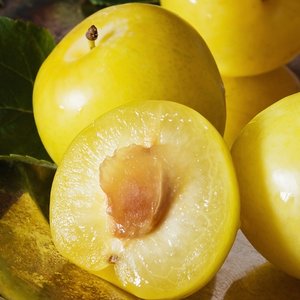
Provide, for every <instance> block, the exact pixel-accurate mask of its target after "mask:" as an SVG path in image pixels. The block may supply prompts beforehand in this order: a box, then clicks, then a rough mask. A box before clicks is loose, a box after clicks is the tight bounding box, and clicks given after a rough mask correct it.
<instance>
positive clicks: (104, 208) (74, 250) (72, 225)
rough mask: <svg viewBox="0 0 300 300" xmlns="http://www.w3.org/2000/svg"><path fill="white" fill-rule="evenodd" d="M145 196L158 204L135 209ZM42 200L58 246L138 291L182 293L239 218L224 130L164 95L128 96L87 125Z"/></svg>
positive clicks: (203, 273)
mask: <svg viewBox="0 0 300 300" xmlns="http://www.w3.org/2000/svg"><path fill="white" fill-rule="evenodd" d="M124 151H125V153H127V154H126V155H125V156H124ZM131 154H132V157H131ZM153 158H154V159H153ZM127 160H129V161H130V162H131V163H130V164H127V163H126V161H127ZM124 164H125V165H127V167H126V168H125V169H124ZM132 165H133V166H134V167H132ZM145 166H146V168H145ZM145 170H147V171H145ZM149 177H150V178H151V179H150V180H149ZM128 183H129V184H128ZM139 184H140V188H136V187H137V186H138V185H139ZM156 186H158V187H159V189H156ZM145 190H146V192H144V191H145ZM157 191H158V195H157V196H158V197H157V198H156V197H148V196H149V195H155V194H156V192H157ZM136 195H138V199H135V196H136ZM115 196H116V197H115ZM114 197H115V199H114ZM133 199H135V201H133ZM113 201H115V204H116V206H115V207H114V206H113V205H111V204H110V203H111V202H113ZM149 201H150V203H151V204H153V205H151V207H154V208H155V207H157V205H156V204H159V207H158V209H154V211H153V210H152V209H149V211H148V210H147V209H144V207H145V206H146V205H148V204H149ZM50 202H51V205H50V225H51V233H52V238H53V241H54V243H55V245H56V248H57V249H58V251H59V252H60V253H61V254H62V255H63V256H65V257H66V258H68V259H69V260H70V261H72V262H73V263H75V264H77V265H79V266H80V267H82V268H83V269H86V270H88V271H89V272H91V273H93V274H96V275H98V276H99V277H101V278H104V279H106V280H107V281H109V282H111V283H113V284H115V285H117V286H119V287H120V288H122V289H124V290H126V291H128V292H129V293H132V294H134V295H136V296H137V297H139V298H142V299H168V300H170V299H182V298H184V297H187V296H188V295H191V294H193V293H194V292H196V291H197V290H198V289H200V288H202V287H203V286H204V285H205V284H207V283H208V282H209V281H210V280H211V279H212V278H213V277H214V275H215V274H216V273H217V271H218V270H219V268H220V267H221V265H222V264H223V262H224V261H225V259H226V257H227V255H228V253H229V251H230V249H231V247H232V245H233V243H234V240H235V237H236V233H237V230H238V228H239V226H240V202H239V192H238V185H237V180H236V176H235V171H234V166H233V163H232V159H231V155H230V153H229V150H228V148H227V146H226V144H225V142H224V140H223V138H222V137H221V136H220V134H219V133H218V132H217V130H216V129H215V128H214V127H213V126H212V124H211V123H209V122H208V121H207V120H206V119H205V118H204V117H203V116H202V115H200V114H199V113H197V112H196V111H194V110H192V109H191V108H189V107H187V106H183V105H181V104H178V103H175V102H171V101H157V100H155V101H138V102H134V103H128V104H126V105H124V106H122V107H121V108H116V109H113V110H111V111H110V112H108V113H106V114H104V115H102V116H100V117H99V118H97V119H96V120H95V122H93V123H92V124H91V125H90V126H88V127H86V128H85V129H84V130H83V131H82V132H81V133H80V134H79V135H78V136H77V137H76V138H75V139H74V140H73V142H72V143H71V145H70V147H69V148H68V150H67V151H66V153H65V155H64V158H63V160H62V162H61V164H60V165H59V166H58V169H57V172H56V175H55V179H54V182H53V185H52V191H51V201H50ZM139 205H140V208H141V209H137V207H139ZM114 209H115V210H114ZM123 209H124V211H123ZM119 211H121V213H120V214H119ZM145 212H148V213H149V214H146V217H145V214H144V213H145ZM153 212H154V218H153ZM131 215H132V216H131ZM120 217H121V218H120ZM140 217H141V218H140ZM122 218H123V219H122ZM130 218H132V219H130ZM140 219H141V220H142V221H143V222H141V223H138V224H137V225H138V226H132V224H133V223H136V222H137V220H140ZM124 220H127V221H128V223H127V225H126V222H123V221H124ZM144 221H150V222H149V223H148V222H144ZM115 224H119V225H118V226H115ZM122 224H123V225H125V226H123V225H122ZM121 225H122V226H121ZM128 225H129V226H128ZM118 228H123V229H124V231H118Z"/></svg>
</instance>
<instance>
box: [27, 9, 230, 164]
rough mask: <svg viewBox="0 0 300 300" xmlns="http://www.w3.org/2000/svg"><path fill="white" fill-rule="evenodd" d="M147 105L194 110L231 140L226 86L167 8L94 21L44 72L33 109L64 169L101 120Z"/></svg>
mask: <svg viewBox="0 0 300 300" xmlns="http://www.w3.org/2000/svg"><path fill="white" fill-rule="evenodd" d="M92 25H94V26H95V28H96V29H97V34H98V38H97V39H96V41H95V47H94V48H92V49H91V48H90V46H89V43H88V41H87V39H86V37H85V35H86V32H87V30H88V29H89V28H90V27H91V26H92ZM139 100H172V101H176V102H179V103H182V104H185V105H188V106H190V107H192V108H193V109H195V110H197V111H198V112H200V113H201V114H202V115H203V116H204V117H206V118H207V119H208V120H209V121H210V122H211V123H212V124H213V125H214V126H215V127H216V128H217V130H218V131H219V132H220V134H221V135H222V134H223V133H224V128H225V119H226V108H225V95H224V87H223V84H222V80H221V76H220V73H219V70H218V68H217V65H216V63H215V60H214V58H213V56H212V54H211V52H210V50H209V48H208V47H207V45H206V43H205V42H204V40H203V39H202V37H201V36H200V35H199V33H198V32H197V31H196V30H195V29H194V28H193V27H192V26H191V25H190V24H188V23H187V22H186V21H184V20H183V19H182V18H180V17H178V16H177V15H175V14H173V13H171V12H169V11H168V10H166V9H164V8H162V7H160V6H157V5H151V4H143V3H127V4H122V5H116V6H111V7H108V8H105V9H102V10H99V11H98V12H96V13H94V14H93V15H91V16H89V17H88V18H86V19H85V20H84V21H82V22H81V23H80V24H78V25H77V26H76V27H75V28H74V29H73V30H71V31H70V32H69V33H68V34H67V35H66V36H65V37H64V38H63V40H62V41H61V42H60V43H59V44H58V45H57V46H56V47H55V49H54V50H53V52H52V53H51V54H50V55H49V56H48V58H47V59H46V60H45V62H44V63H43V65H42V66H41V68H40V70H39V72H38V75H37V78H36V81H35V84H34V93H33V110H34V117H35V121H36V125H37V128H38V132H39V134H40V137H41V140H42V142H43V144H44V146H45V148H46V150H47V151H48V153H49V155H50V156H51V158H52V159H53V160H54V162H56V163H57V164H59V163H60V161H61V158H62V156H63V154H64V152H65V150H66V149H67V147H68V146H69V144H70V142H71V141H72V140H73V138H74V137H75V136H76V135H77V134H78V133H79V132H80V131H81V130H82V129H83V128H85V127H86V126H87V125H88V124H90V123H91V122H92V121H93V120H94V119H96V118H97V117H98V116H100V115H101V114H103V113H105V112H107V111H109V110H111V109H113V108H115V107H117V106H120V105H122V104H125V103H127V102H131V101H139Z"/></svg>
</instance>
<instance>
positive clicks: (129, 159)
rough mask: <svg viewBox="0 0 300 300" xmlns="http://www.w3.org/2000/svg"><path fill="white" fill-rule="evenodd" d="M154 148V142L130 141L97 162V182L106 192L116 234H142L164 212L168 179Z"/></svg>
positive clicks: (109, 213)
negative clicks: (131, 143) (137, 142)
mask: <svg viewBox="0 0 300 300" xmlns="http://www.w3.org/2000/svg"><path fill="white" fill-rule="evenodd" d="M155 150H156V147H155V146H152V147H150V148H146V147H143V146H138V145H130V146H128V147H126V148H121V149H118V150H116V153H115V154H114V156H113V157H107V158H106V159H105V160H104V162H103V163H102V164H101V165H100V186H101V188H102V190H103V191H104V193H105V194H106V195H107V199H108V204H107V213H108V215H110V216H111V217H112V219H113V230H112V232H113V234H114V236H116V237H119V238H133V237H138V236H142V235H144V234H146V233H148V232H150V231H151V230H152V229H153V228H155V225H156V224H157V223H158V222H159V220H160V218H161V216H162V215H163V214H164V210H165V208H166V206H167V204H168V202H169V201H168V196H169V188H168V185H169V183H168V182H167V178H166V176H165V174H164V170H163V167H162V164H161V162H160V160H159V158H158V157H157V155H156V153H155Z"/></svg>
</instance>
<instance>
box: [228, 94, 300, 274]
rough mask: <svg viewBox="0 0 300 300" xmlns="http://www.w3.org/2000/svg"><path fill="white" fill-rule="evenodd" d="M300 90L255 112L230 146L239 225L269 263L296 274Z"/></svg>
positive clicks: (299, 263) (299, 261)
mask: <svg viewBox="0 0 300 300" xmlns="http://www.w3.org/2000/svg"><path fill="white" fill-rule="evenodd" d="M299 114H300V93H297V94H294V95H291V96H288V97H286V98H284V99H282V100H280V101H278V102H276V103H275V104H273V105H271V106H270V107H268V108H266V109H265V110H264V111H262V112H261V113H259V114H258V115H257V116H256V117H254V118H253V120H252V121H251V122H250V123H249V124H248V125H247V126H246V127H245V128H244V129H243V131H242V132H241V134H240V135H239V137H238V138H237V139H236V141H235V143H234V144H233V146H232V150H231V153H232V157H233V160H234V164H235V168H236V172H237V177H238V182H239V187H240V195H241V221H242V225H241V229H242V231H243V233H244V234H245V236H246V237H247V238H248V240H249V241H250V243H251V244H252V245H253V246H254V247H255V248H256V249H257V250H258V251H259V252H260V253H261V254H262V255H263V256H264V257H265V258H266V259H267V260H269V261H270V262H271V263H273V264H274V265H275V266H277V267H278V268H279V269H281V270H283V271H285V272H286V273H288V274H290V275H292V276H295V277H296V278H299V279H300V251H299V249H300V238H299V228H300V156H299V152H300V139H299V131H300V119H299Z"/></svg>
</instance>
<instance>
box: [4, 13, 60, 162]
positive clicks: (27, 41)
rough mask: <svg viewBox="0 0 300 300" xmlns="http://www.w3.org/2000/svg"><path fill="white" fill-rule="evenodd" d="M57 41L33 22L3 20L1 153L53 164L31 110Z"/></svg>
mask: <svg viewBox="0 0 300 300" xmlns="http://www.w3.org/2000/svg"><path fill="white" fill-rule="evenodd" d="M54 47H55V41H54V39H53V37H52V36H51V34H50V33H49V31H48V30H46V29H44V28H38V27H37V26H36V25H34V24H33V23H30V22H28V23H24V22H22V21H20V20H17V21H14V20H11V19H9V18H6V17H0V49H1V50H0V78H1V81H0V154H2V155H9V154H20V155H29V156H33V157H35V158H38V159H45V160H48V161H51V158H50V157H49V155H48V153H47V152H46V150H45V148H44V146H43V144H42V142H41V140H40V137H39V135H38V132H37V128H36V125H35V121H34V117H33V110H32V92H33V84H34V81H35V78H36V75H37V72H38V70H39V68H40V66H41V64H42V63H43V61H44V60H45V58H46V57H47V56H48V55H49V54H50V52H51V51H52V50H53V48H54Z"/></svg>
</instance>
